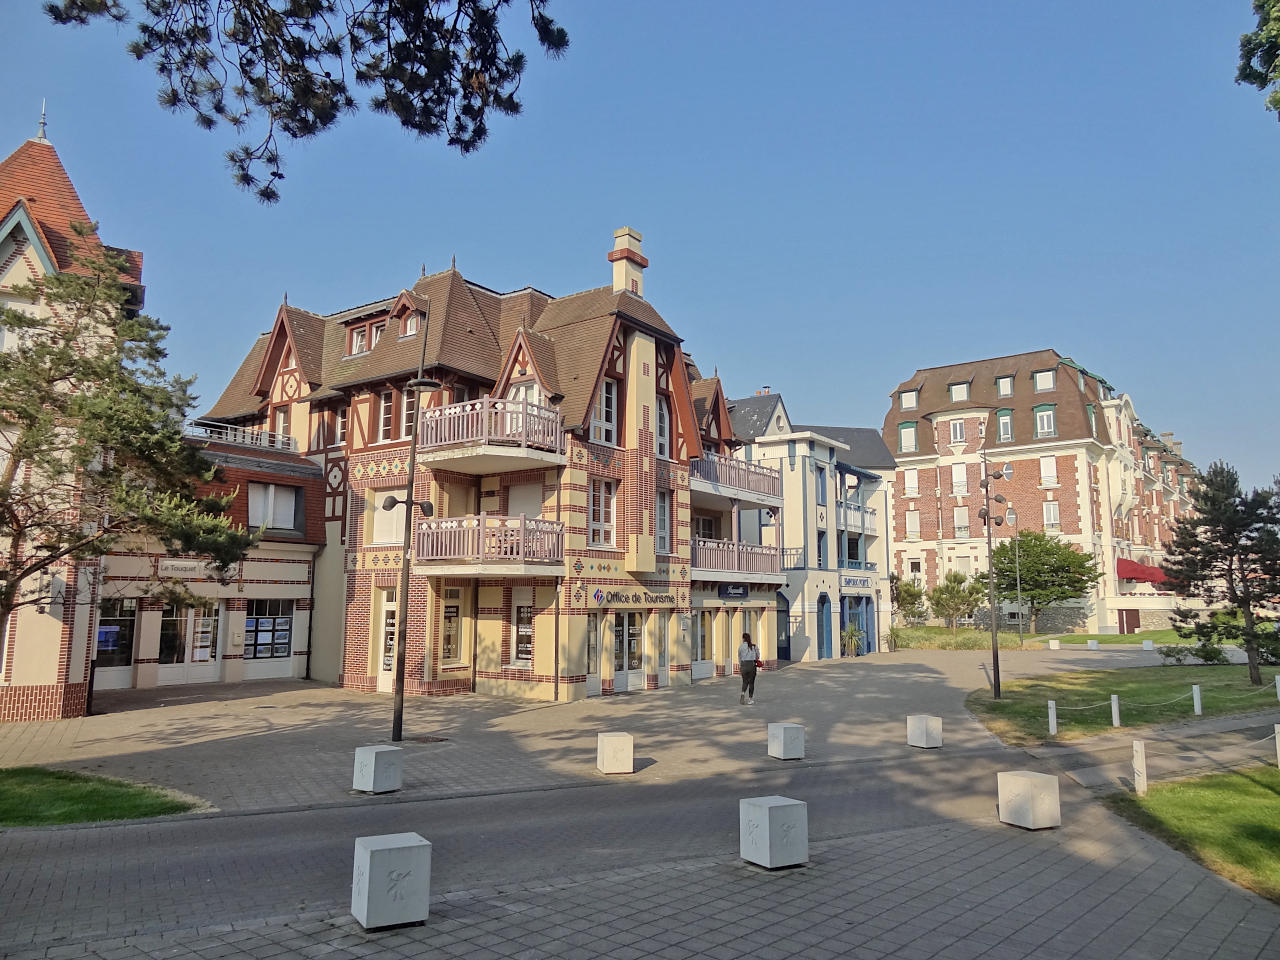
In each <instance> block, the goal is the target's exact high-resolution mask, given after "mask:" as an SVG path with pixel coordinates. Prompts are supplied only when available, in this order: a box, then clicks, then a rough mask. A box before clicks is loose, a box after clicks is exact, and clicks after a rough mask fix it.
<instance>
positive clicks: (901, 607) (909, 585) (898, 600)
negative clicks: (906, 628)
mask: <svg viewBox="0 0 1280 960" xmlns="http://www.w3.org/2000/svg"><path fill="white" fill-rule="evenodd" d="M889 600H890V603H891V604H892V606H893V612H894V613H896V614H899V615H900V616H901V617H902V618H903V619H904V620H906V621H907V622H908V623H910V622H911V621H912V620H923V619H924V617H925V607H924V588H923V587H921V586H920V585H919V584H918V583H916V582H915V581H914V580H903V579H902V578H901V577H899V576H898V575H897V574H896V573H891V574H890V575H889Z"/></svg>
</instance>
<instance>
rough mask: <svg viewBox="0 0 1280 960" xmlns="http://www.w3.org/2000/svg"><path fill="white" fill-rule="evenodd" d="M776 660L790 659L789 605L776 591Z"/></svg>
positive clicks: (781, 594) (780, 593)
mask: <svg viewBox="0 0 1280 960" xmlns="http://www.w3.org/2000/svg"><path fill="white" fill-rule="evenodd" d="M778 659H779V660H790V659H791V603H790V601H788V600H787V598H786V596H784V595H783V593H782V591H781V590H779V591H778Z"/></svg>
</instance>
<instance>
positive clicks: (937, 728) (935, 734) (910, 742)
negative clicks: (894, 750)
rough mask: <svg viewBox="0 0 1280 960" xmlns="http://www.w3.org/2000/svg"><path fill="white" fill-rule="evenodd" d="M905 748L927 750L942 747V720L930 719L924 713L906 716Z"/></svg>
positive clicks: (939, 718)
mask: <svg viewBox="0 0 1280 960" xmlns="http://www.w3.org/2000/svg"><path fill="white" fill-rule="evenodd" d="M907 746H909V747H928V748H932V747H940V746H942V718H941V717H931V716H929V715H928V714H924V713H913V714H911V715H910V716H908V717H907Z"/></svg>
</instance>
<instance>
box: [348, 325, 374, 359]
mask: <svg viewBox="0 0 1280 960" xmlns="http://www.w3.org/2000/svg"><path fill="white" fill-rule="evenodd" d="M368 349H369V328H368V327H356V328H355V329H354V330H352V331H351V344H350V349H348V350H347V354H348V355H349V356H355V355H356V354H357V353H365V352H366V351H367V350H368Z"/></svg>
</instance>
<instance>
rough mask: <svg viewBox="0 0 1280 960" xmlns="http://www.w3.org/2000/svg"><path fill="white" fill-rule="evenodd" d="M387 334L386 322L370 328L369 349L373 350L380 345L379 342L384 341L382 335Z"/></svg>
mask: <svg viewBox="0 0 1280 960" xmlns="http://www.w3.org/2000/svg"><path fill="white" fill-rule="evenodd" d="M386 332H387V324H386V322H385V321H384V322H382V323H375V324H374V325H373V326H372V327H370V328H369V349H370V350H372V349H373V348H374V347H376V346H377V345H378V341H379V340H381V339H382V335H383V334H384V333H386Z"/></svg>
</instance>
